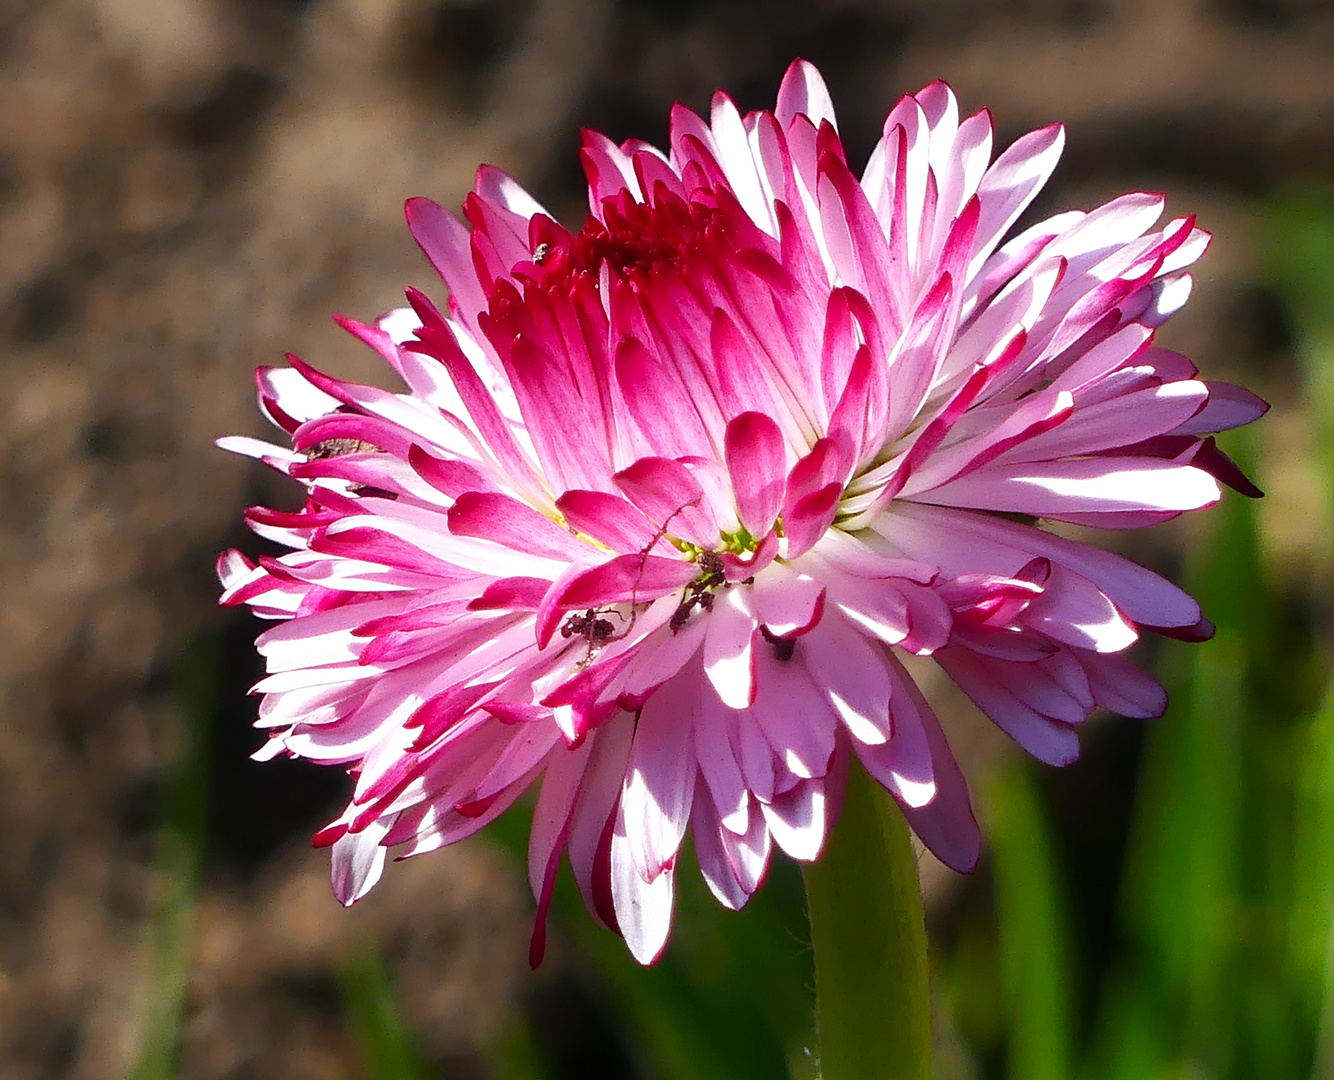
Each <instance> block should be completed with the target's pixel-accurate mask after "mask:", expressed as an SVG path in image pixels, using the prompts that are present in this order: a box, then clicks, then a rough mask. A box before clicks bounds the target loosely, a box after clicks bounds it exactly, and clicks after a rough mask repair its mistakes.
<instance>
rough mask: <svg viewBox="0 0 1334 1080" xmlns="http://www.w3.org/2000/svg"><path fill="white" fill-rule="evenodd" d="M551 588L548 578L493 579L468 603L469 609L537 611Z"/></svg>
mask: <svg viewBox="0 0 1334 1080" xmlns="http://www.w3.org/2000/svg"><path fill="white" fill-rule="evenodd" d="M550 588H551V582H549V581H548V580H547V579H546V578H533V577H511V578H501V579H500V580H499V581H493V582H491V584H490V585H488V586H487V587H486V588H485V589H483V590H482V595H481V596H479V597H477V599H476V600H472V601H470V602H469V604H468V610H469V611H490V610H502V611H536V610H537V609H538V607H540V606H541V604H542V600H543V598H544V597H545V596H546V595H547V591H548V590H549V589H550Z"/></svg>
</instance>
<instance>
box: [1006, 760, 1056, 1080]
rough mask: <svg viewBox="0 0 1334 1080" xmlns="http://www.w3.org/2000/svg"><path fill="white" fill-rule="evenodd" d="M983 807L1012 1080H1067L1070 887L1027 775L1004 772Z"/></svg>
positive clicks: (1025, 772)
mask: <svg viewBox="0 0 1334 1080" xmlns="http://www.w3.org/2000/svg"><path fill="white" fill-rule="evenodd" d="M986 805H987V811H988V813H987V817H988V819H989V821H988V824H989V830H988V831H989V833H990V840H991V847H992V854H993V860H994V862H993V867H994V875H995V888H996V919H997V932H998V937H999V944H1000V968H1001V983H1002V990H1003V993H1004V1003H1005V1014H1006V1026H1007V1029H1008V1039H1007V1057H1008V1066H1009V1067H1008V1074H1009V1076H1010V1077H1011V1078H1012V1080H1068V1078H1069V1077H1070V1075H1071V1071H1070V1070H1071V1054H1072V1048H1073V1015H1072V1004H1071V1002H1072V987H1071V978H1070V935H1069V929H1068V922H1067V915H1066V898H1065V888H1064V881H1063V877H1062V875H1061V873H1060V871H1059V869H1058V867H1057V863H1056V853H1055V849H1054V845H1053V842H1052V837H1051V833H1050V829H1049V826H1048V823H1047V817H1046V814H1045V812H1044V810H1043V807H1042V805H1041V801H1040V799H1039V797H1038V792H1037V789H1036V787H1035V786H1034V783H1033V779H1032V776H1031V774H1030V772H1029V770H1028V769H1027V768H1025V767H1021V766H1012V767H1009V768H1006V769H1004V770H1002V771H1001V772H1000V773H999V775H997V776H996V777H995V778H994V779H993V781H992V784H991V786H990V788H989V790H988V798H987V803H986Z"/></svg>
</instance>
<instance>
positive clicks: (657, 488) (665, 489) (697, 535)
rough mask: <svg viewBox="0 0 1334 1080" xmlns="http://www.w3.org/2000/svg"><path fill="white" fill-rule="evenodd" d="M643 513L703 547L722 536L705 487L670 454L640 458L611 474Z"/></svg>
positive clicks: (708, 547)
mask: <svg viewBox="0 0 1334 1080" xmlns="http://www.w3.org/2000/svg"><path fill="white" fill-rule="evenodd" d="M612 479H613V480H614V482H615V484H616V486H617V487H618V488H619V489H620V490H621V492H622V494H624V495H625V497H626V498H627V499H629V500H630V501H631V502H632V503H634V504H635V506H637V507H638V508H639V509H640V511H642V512H643V514H644V516H645V517H647V518H648V519H649V521H651V522H653V523H654V524H655V525H657V526H658V527H659V528H661V529H663V530H664V531H666V532H667V533H668V534H670V535H672V536H679V537H680V538H681V539H683V540H688V541H689V542H690V543H692V544H695V545H697V546H699V547H701V548H704V549H706V550H710V551H711V550H713V549H714V548H715V547H717V546H718V544H719V542H720V541H721V539H722V537H721V536H720V535H719V533H718V523H717V521H716V520H714V516H713V513H712V511H711V509H710V507H709V501H708V499H706V498H705V497H704V489H703V488H702V487H701V486H700V482H699V481H698V480H697V479H695V476H694V475H693V474H692V473H691V471H690V470H689V469H687V468H686V467H685V466H684V465H682V464H681V463H680V462H678V461H672V460H671V459H670V458H659V457H646V458H640V459H639V460H638V461H636V462H635V463H634V464H633V465H631V466H630V467H629V468H627V469H622V470H621V471H620V472H618V473H617V474H616V475H615V476H614V477H613V478H612Z"/></svg>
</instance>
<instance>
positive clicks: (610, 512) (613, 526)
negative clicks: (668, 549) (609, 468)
mask: <svg viewBox="0 0 1334 1080" xmlns="http://www.w3.org/2000/svg"><path fill="white" fill-rule="evenodd" d="M556 509H558V510H559V511H560V512H561V513H562V514H563V515H564V516H565V520H566V521H567V522H569V525H570V528H572V529H574V530H575V531H576V532H581V533H586V534H587V535H588V536H591V537H592V538H593V539H594V540H597V541H598V542H600V543H603V544H606V545H607V546H608V547H611V548H613V549H615V550H616V551H621V552H627V553H628V552H631V551H641V552H642V551H647V550H649V549H650V548H652V547H654V545H659V544H660V541H661V539H662V538H661V536H660V535H659V533H658V530H657V529H655V528H654V527H653V525H651V524H650V523H649V521H648V519H647V518H646V517H644V515H643V514H641V513H640V512H639V511H638V510H636V509H635V508H634V507H633V506H632V505H631V504H630V503H628V502H626V501H625V499H623V498H621V497H620V496H618V495H612V494H609V493H608V492H605V491H579V490H577V489H576V490H573V491H567V492H566V493H565V494H564V495H562V496H561V497H560V498H559V499H557V500H556Z"/></svg>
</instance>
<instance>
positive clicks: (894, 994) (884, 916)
mask: <svg viewBox="0 0 1334 1080" xmlns="http://www.w3.org/2000/svg"><path fill="white" fill-rule="evenodd" d="M805 878H806V906H807V911H808V912H809V915H810V920H811V942H812V944H813V945H814V947H815V1003H816V1021H817V1023H818V1025H819V1031H820V1077H821V1080H929V1077H930V1075H931V994H930V986H929V980H928V975H927V961H926V926H925V923H924V921H923V914H922V894H921V891H920V890H919V888H918V884H917V856H916V853H915V852H914V851H913V847H912V841H911V839H910V838H909V835H908V823H907V822H906V821H905V820H904V818H903V814H902V813H901V812H900V810H899V808H898V807H897V806H896V805H895V804H894V801H893V800H892V799H891V798H890V797H889V795H888V794H887V793H886V792H885V791H884V789H883V788H881V787H880V785H878V784H877V783H875V781H874V780H872V779H871V778H870V777H869V776H867V775H866V773H865V772H864V771H863V770H862V768H861V766H860V765H856V764H854V765H853V768H852V773H851V775H850V776H849V777H848V790H847V795H846V797H845V798H844V801H843V810H842V813H841V814H840V815H839V820H838V825H837V827H836V828H835V829H834V832H833V835H831V836H830V838H829V841H828V843H827V845H826V846H825V851H824V854H823V855H822V856H821V857H820V860H819V862H816V863H813V864H811V865H810V866H808V867H806V868H805Z"/></svg>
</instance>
